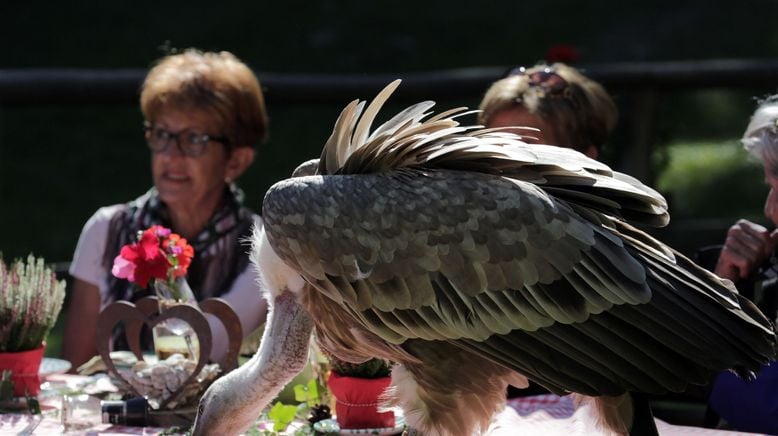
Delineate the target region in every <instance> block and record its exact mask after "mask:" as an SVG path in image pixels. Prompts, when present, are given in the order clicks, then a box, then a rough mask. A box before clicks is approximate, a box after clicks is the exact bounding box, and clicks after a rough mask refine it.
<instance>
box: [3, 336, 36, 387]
mask: <svg viewBox="0 0 778 436" xmlns="http://www.w3.org/2000/svg"><path fill="white" fill-rule="evenodd" d="M45 349H46V344H43V345H41V346H40V347H38V348H34V349H32V350H27V351H9V352H0V373H2V371H3V370H6V369H10V370H11V371H12V372H13V375H12V376H11V380H13V382H14V396H16V397H23V396H24V394H25V391H26V393H27V394H28V395H31V396H35V395H38V393H39V392H40V390H41V379H40V376H38V370H39V369H40V366H41V361H42V360H43V350H45Z"/></svg>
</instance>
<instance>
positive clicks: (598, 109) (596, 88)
mask: <svg viewBox="0 0 778 436" xmlns="http://www.w3.org/2000/svg"><path fill="white" fill-rule="evenodd" d="M480 109H481V111H482V112H481V114H480V115H479V122H480V123H481V124H483V125H484V126H486V127H511V126H524V127H534V128H537V129H539V131H538V132H528V131H527V130H517V131H516V133H518V134H521V135H523V136H525V137H526V140H527V141H528V142H535V143H540V144H550V145H557V146H561V147H568V148H573V149H576V150H578V151H580V152H582V153H584V154H586V155H587V156H589V157H591V158H593V159H597V158H599V156H600V151H601V149H602V146H603V144H604V143H605V141H606V140H607V138H608V135H609V134H610V132H611V131H612V130H613V128H614V127H615V125H616V120H617V119H618V110H617V108H616V105H615V103H614V102H613V100H612V99H611V97H610V95H608V92H607V91H605V89H604V88H603V87H602V86H601V85H600V84H599V83H597V82H595V81H593V80H591V79H589V78H588V77H586V76H584V75H583V74H581V73H580V72H579V71H578V70H576V69H575V68H573V67H570V66H567V65H565V64H562V63H555V64H552V65H546V64H541V65H536V66H534V67H532V68H524V67H519V68H515V69H513V70H511V72H510V73H508V75H507V76H506V77H504V78H503V79H500V80H498V81H497V82H494V83H493V84H492V86H491V87H490V88H489V90H488V91H486V95H485V96H484V98H483V100H482V101H481V104H480ZM528 135H529V136H534V137H535V138H531V137H528Z"/></svg>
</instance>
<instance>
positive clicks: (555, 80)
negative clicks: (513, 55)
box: [506, 67, 568, 97]
mask: <svg viewBox="0 0 778 436" xmlns="http://www.w3.org/2000/svg"><path fill="white" fill-rule="evenodd" d="M510 76H527V77H528V78H529V86H530V87H532V88H540V89H542V90H543V91H544V95H545V96H561V97H567V94H566V91H567V90H568V83H567V80H565V79H564V77H562V76H560V75H559V74H558V73H557V72H556V71H554V69H553V68H551V67H546V68H543V69H541V70H538V71H533V72H531V73H527V68H525V67H518V68H514V69H512V70H511V71H510V72H509V73H508V75H507V76H506V77H510Z"/></svg>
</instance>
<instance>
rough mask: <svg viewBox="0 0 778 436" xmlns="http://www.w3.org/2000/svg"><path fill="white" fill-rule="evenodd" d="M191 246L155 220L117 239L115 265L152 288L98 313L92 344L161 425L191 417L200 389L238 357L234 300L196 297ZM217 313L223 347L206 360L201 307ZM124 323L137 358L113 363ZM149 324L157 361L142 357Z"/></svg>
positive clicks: (209, 342) (208, 344) (208, 342)
mask: <svg viewBox="0 0 778 436" xmlns="http://www.w3.org/2000/svg"><path fill="white" fill-rule="evenodd" d="M193 255H194V250H193V249H192V247H191V246H190V245H189V244H188V243H187V242H186V239H184V238H181V237H180V236H179V235H177V234H175V233H172V232H171V231H170V230H169V229H167V228H164V227H162V226H152V227H150V228H148V229H146V230H144V231H142V232H140V233H139V235H138V241H137V242H135V243H131V244H127V245H125V246H124V247H122V249H121V251H120V253H119V255H118V256H117V257H116V258H115V259H114V265H113V268H112V273H113V274H114V275H115V276H116V277H118V278H123V279H126V280H129V281H130V282H132V283H134V284H135V285H137V287H138V288H150V289H151V290H152V291H153V292H154V293H155V296H152V297H144V298H141V299H139V300H138V301H136V302H135V303H131V302H128V301H117V302H114V303H112V304H110V305H108V306H107V307H105V308H104V309H103V310H102V312H101V313H100V315H99V317H98V323H97V326H98V327H97V339H96V341H97V342H96V343H97V350H98V353H99V354H100V357H101V360H102V364H104V365H105V368H106V370H107V371H108V373H109V374H111V376H112V377H114V378H115V379H116V380H117V382H118V384H119V385H121V386H122V390H124V391H125V392H126V393H127V394H130V395H133V396H147V397H148V398H149V405H150V406H151V407H152V410H151V411H150V416H151V419H152V422H154V423H156V424H158V425H164V426H168V425H187V424H191V421H192V420H194V417H195V414H196V405H197V401H198V400H199V398H200V396H201V395H202V394H203V393H204V392H205V390H206V389H207V387H208V386H209V385H210V383H211V382H213V381H214V380H215V379H216V378H217V377H218V376H219V375H221V374H224V373H227V372H229V371H231V370H232V369H234V368H236V367H237V365H238V353H239V351H240V344H241V339H242V336H243V334H242V328H241V324H240V319H239V318H238V316H237V314H236V313H235V311H234V310H233V309H232V307H231V306H230V305H229V304H228V303H227V302H226V301H224V300H222V299H219V298H211V299H208V300H205V301H202V302H200V303H199V304H198V303H197V302H196V301H195V298H194V294H193V293H192V290H191V288H190V287H189V285H188V284H187V282H186V280H185V278H186V272H187V269H188V267H189V265H190V264H191V259H192V256H193ZM206 313H207V314H211V315H213V316H214V317H216V318H217V319H218V320H219V321H220V322H221V323H222V324H223V325H224V327H225V329H226V331H227V336H228V349H227V353H226V355H225V356H224V357H223V358H222V359H221V360H220V361H219V362H215V363H212V364H209V363H208V362H209V360H210V357H211V350H212V346H213V337H212V334H211V327H210V325H209V323H208V320H207V319H206V318H205V314H206ZM120 323H123V324H124V326H125V337H126V339H127V344H128V346H129V348H130V351H131V352H132V353H133V354H134V355H135V357H136V359H137V362H136V363H135V364H134V365H133V366H132V367H131V368H127V367H126V366H125V367H124V368H117V362H115V361H114V360H113V359H112V358H111V350H110V344H111V342H112V332H113V331H114V327H116V326H117V325H119V324H120ZM144 326H147V327H149V328H151V330H152V332H153V337H154V340H153V345H154V351H155V354H156V357H157V362H156V363H150V362H147V361H145V360H144V358H143V350H142V347H141V341H140V338H141V334H142V329H143V327H144Z"/></svg>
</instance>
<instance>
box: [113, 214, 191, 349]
mask: <svg viewBox="0 0 778 436" xmlns="http://www.w3.org/2000/svg"><path fill="white" fill-rule="evenodd" d="M193 256H194V249H193V248H192V246H191V245H189V244H188V243H187V241H186V239H184V238H182V237H181V236H180V235H178V234H176V233H173V232H172V231H171V230H170V229H168V228H165V227H162V226H158V225H155V226H151V227H149V228H148V229H146V230H144V231H142V232H139V234H138V242H134V243H131V244H127V245H125V246H123V247H122V249H121V251H120V252H119V255H118V256H116V258H115V259H114V261H113V268H112V269H111V272H112V273H113V275H114V276H116V277H118V278H121V279H127V280H129V281H130V282H132V283H134V284H136V285H137V286H138V287H140V288H146V287H148V286H149V285H151V286H152V288H153V290H154V292H155V293H156V295H157V297H159V311H160V313H162V312H164V311H165V310H166V309H169V308H170V307H173V306H175V305H177V304H189V305H192V306H195V307H196V306H197V302H196V300H195V298H194V294H193V293H192V290H191V288H189V285H188V284H187V282H186V280H185V277H186V273H187V270H188V268H189V265H190V264H191V263H192V257H193ZM152 331H153V334H154V350H155V352H156V354H157V357H158V358H159V360H160V361H162V360H165V359H167V358H168V357H170V356H171V355H173V354H182V355H183V356H184V357H186V358H189V359H192V360H195V361H196V360H198V358H199V344H198V343H197V335H195V334H194V332H193V330H192V328H191V326H189V324H187V323H186V322H185V321H182V320H179V319H169V320H166V321H164V322H162V323H159V324H157V325H156V326H154V328H153V329H152Z"/></svg>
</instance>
